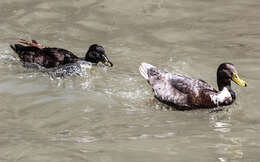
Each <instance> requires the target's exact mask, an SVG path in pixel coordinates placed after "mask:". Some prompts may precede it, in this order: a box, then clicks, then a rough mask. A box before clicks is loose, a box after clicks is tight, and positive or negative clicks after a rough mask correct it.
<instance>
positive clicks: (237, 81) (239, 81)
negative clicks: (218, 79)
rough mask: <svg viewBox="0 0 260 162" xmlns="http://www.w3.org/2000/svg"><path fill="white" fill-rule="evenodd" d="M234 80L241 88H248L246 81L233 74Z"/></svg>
mask: <svg viewBox="0 0 260 162" xmlns="http://www.w3.org/2000/svg"><path fill="white" fill-rule="evenodd" d="M232 80H233V81H234V82H235V83H236V84H238V85H240V86H242V87H246V86H247V83H246V81H244V80H242V79H240V78H239V76H238V74H237V73H233V75H232Z"/></svg>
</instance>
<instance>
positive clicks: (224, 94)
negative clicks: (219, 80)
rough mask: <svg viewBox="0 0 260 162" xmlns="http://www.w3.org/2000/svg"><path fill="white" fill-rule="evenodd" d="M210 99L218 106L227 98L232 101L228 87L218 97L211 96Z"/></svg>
mask: <svg viewBox="0 0 260 162" xmlns="http://www.w3.org/2000/svg"><path fill="white" fill-rule="evenodd" d="M210 98H211V100H212V101H213V102H214V104H216V105H219V104H221V103H223V102H224V101H225V100H226V99H227V98H228V99H229V100H231V101H232V97H231V94H230V92H229V91H228V89H227V88H226V87H224V89H223V90H222V91H220V92H219V93H217V95H210Z"/></svg>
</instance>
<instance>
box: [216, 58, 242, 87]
mask: <svg viewBox="0 0 260 162" xmlns="http://www.w3.org/2000/svg"><path fill="white" fill-rule="evenodd" d="M231 81H233V82H235V83H236V84H238V85H240V86H242V87H246V86H247V83H246V82H245V81H244V80H242V79H240V78H239V76H238V72H237V70H236V68H235V66H234V65H233V64H232V63H222V64H220V65H219V67H218V70H217V82H218V88H219V90H220V91H221V90H223V88H224V87H227V88H228V89H229V90H231Z"/></svg>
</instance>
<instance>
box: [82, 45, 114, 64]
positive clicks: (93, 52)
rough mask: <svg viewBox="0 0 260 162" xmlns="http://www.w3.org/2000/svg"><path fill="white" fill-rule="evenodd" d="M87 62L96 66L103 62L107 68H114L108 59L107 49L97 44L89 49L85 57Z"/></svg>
mask: <svg viewBox="0 0 260 162" xmlns="http://www.w3.org/2000/svg"><path fill="white" fill-rule="evenodd" d="M85 60H86V61H89V62H92V63H95V64H97V63H99V62H102V63H103V64H104V65H106V66H110V67H112V66H113V63H112V62H111V61H109V59H108V58H107V55H106V53H105V49H104V48H103V47H102V46H100V45H97V44H93V45H91V46H90V47H89V49H88V51H87V53H86V56H85Z"/></svg>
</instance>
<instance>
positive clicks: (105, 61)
mask: <svg viewBox="0 0 260 162" xmlns="http://www.w3.org/2000/svg"><path fill="white" fill-rule="evenodd" d="M102 63H103V64H104V65H106V66H110V67H112V66H113V63H112V62H111V61H109V59H108V58H107V57H106V56H104V55H103V61H102Z"/></svg>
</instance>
